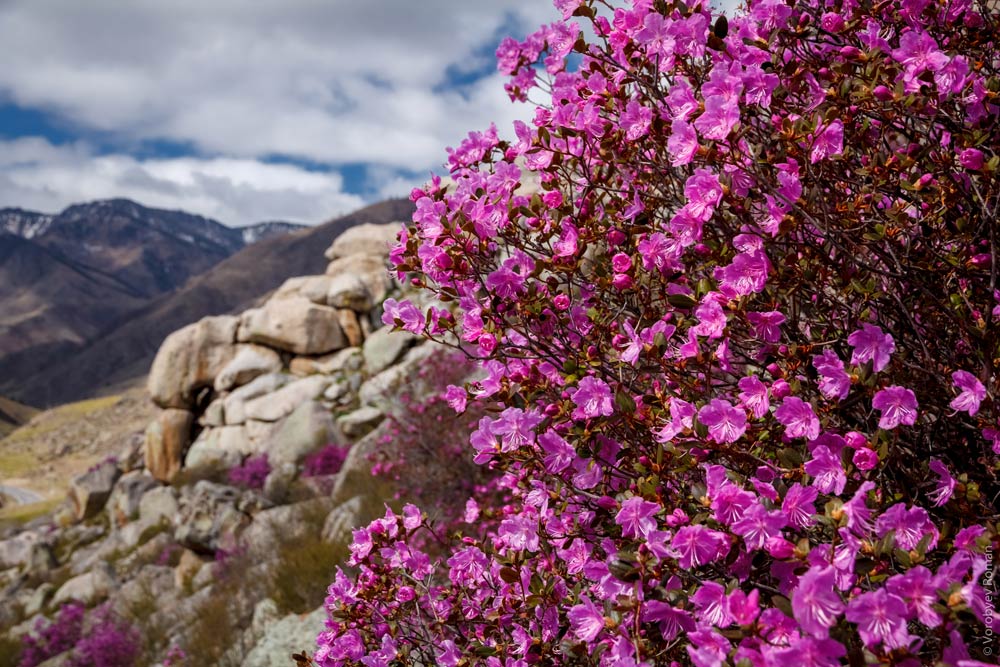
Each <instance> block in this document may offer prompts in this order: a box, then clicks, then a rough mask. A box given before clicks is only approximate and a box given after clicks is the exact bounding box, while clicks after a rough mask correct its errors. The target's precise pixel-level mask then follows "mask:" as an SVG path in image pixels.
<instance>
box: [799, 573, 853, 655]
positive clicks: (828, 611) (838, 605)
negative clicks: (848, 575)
mask: <svg viewBox="0 0 1000 667" xmlns="http://www.w3.org/2000/svg"><path fill="white" fill-rule="evenodd" d="M836 579H837V573H836V571H835V570H834V569H833V568H832V567H825V568H823V569H819V568H816V567H813V568H810V569H809V571H808V572H806V573H805V574H803V575H802V576H801V577H800V578H799V584H798V586H796V588H795V591H794V592H793V593H792V613H794V614H795V620H797V621H798V622H799V625H800V626H801V627H802V629H803V630H805V631H806V632H808V633H809V634H811V635H812V636H814V637H817V638H824V637H826V636H827V635H828V633H829V630H830V628H832V627H833V626H834V625H836V623H837V619H838V617H839V616H840V614H841V613H842V612H843V611H844V602H843V601H842V600H841V599H840V595H839V594H838V593H837V591H836V590H835V589H834V585H835V583H836Z"/></svg>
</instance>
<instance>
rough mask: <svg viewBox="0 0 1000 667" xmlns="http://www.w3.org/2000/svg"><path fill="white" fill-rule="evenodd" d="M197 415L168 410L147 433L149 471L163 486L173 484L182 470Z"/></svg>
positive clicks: (145, 451) (146, 451) (146, 459)
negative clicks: (183, 459) (183, 458)
mask: <svg viewBox="0 0 1000 667" xmlns="http://www.w3.org/2000/svg"><path fill="white" fill-rule="evenodd" d="M193 422H194V415H193V414H192V413H191V412H188V411H187V410H177V409H173V408H171V409H168V410H164V411H163V412H161V413H160V415H159V417H157V419H156V421H154V422H153V423H151V424H150V425H149V427H148V428H147V429H146V443H145V447H144V450H143V452H144V458H145V464H146V470H148V471H149V474H151V475H152V476H153V477H154V478H155V479H158V480H160V481H161V482H169V481H171V480H172V479H173V478H174V476H175V475H176V474H177V472H178V471H179V470H180V469H181V461H182V457H183V455H184V450H185V449H187V446H188V443H189V442H191V426H192V423H193Z"/></svg>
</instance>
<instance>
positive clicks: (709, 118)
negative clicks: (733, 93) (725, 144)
mask: <svg viewBox="0 0 1000 667" xmlns="http://www.w3.org/2000/svg"><path fill="white" fill-rule="evenodd" d="M739 122H740V106H739V104H737V103H736V102H733V101H730V100H727V99H726V97H725V96H724V95H713V96H712V97H709V98H708V99H706V100H705V111H704V112H702V114H701V115H700V116H698V117H697V118H696V119H695V121H694V126H695V127H696V128H697V129H698V132H699V133H700V134H701V136H703V137H705V138H706V139H715V140H717V141H722V140H724V139H725V138H726V137H728V136H729V133H730V132H731V131H732V130H733V128H734V127H735V126H736V124H737V123H739Z"/></svg>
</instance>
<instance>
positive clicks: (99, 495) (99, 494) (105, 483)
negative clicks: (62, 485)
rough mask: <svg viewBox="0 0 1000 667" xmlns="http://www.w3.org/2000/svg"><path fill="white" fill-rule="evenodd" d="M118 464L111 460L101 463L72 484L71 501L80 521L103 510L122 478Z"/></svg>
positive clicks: (70, 489) (70, 490)
mask: <svg viewBox="0 0 1000 667" xmlns="http://www.w3.org/2000/svg"><path fill="white" fill-rule="evenodd" d="M121 474H122V473H121V470H119V469H118V463H117V461H115V460H114V459H110V460H108V461H105V462H103V463H99V464H98V465H96V466H94V467H93V468H91V469H90V470H88V471H87V472H85V473H84V474H82V475H80V476H78V477H76V478H74V479H73V481H72V482H70V486H69V499H70V502H72V503H73V511H74V512H75V514H76V518H77V520H78V521H82V520H84V519H89V518H90V517H92V516H94V515H95V514H97V513H98V512H100V511H101V510H102V509H104V503H106V502H107V501H108V498H109V497H110V496H111V491H112V489H114V486H115V482H116V481H118V478H119V477H121Z"/></svg>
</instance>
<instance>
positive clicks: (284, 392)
mask: <svg viewBox="0 0 1000 667" xmlns="http://www.w3.org/2000/svg"><path fill="white" fill-rule="evenodd" d="M329 385H330V378H328V377H326V376H324V375H310V376H308V377H304V378H302V379H300V380H295V381H294V382H292V383H290V384H288V385H286V386H284V387H282V388H281V389H279V390H277V391H276V392H274V393H272V394H266V395H264V396H259V397H257V398H255V399H253V400H250V401H247V402H246V403H245V404H244V406H243V411H244V414H245V415H246V417H247V419H256V420H258V421H264V422H274V421H278V420H279V419H281V418H283V417H285V416H286V415H289V414H291V413H292V411H294V410H295V408H297V407H298V406H299V405H301V404H302V403H304V402H306V401H310V400H312V399H314V398H316V397H318V396H321V395H322V394H323V391H324V390H325V389H326V388H327V387H328V386H329Z"/></svg>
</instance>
